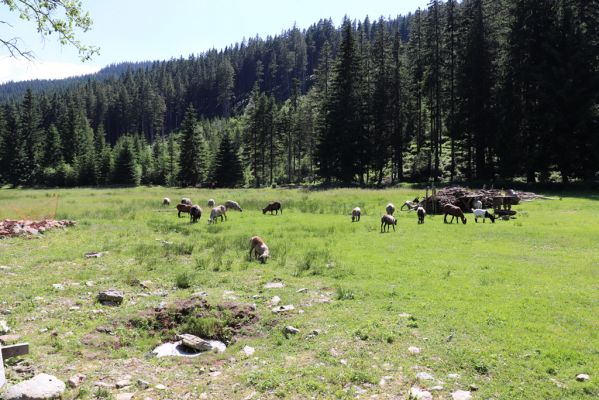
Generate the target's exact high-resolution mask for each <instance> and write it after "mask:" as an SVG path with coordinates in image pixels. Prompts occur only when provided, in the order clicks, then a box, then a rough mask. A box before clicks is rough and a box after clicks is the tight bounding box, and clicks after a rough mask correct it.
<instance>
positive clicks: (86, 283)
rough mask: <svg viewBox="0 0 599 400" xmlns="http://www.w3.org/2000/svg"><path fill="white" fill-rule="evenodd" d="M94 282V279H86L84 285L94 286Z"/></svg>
mask: <svg viewBox="0 0 599 400" xmlns="http://www.w3.org/2000/svg"><path fill="white" fill-rule="evenodd" d="M95 284H96V282H94V281H86V282H85V286H87V287H92V286H94V285H95Z"/></svg>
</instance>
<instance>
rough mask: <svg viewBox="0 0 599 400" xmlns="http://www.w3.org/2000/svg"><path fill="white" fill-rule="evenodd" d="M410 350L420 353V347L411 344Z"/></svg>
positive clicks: (413, 353)
mask: <svg viewBox="0 0 599 400" xmlns="http://www.w3.org/2000/svg"><path fill="white" fill-rule="evenodd" d="M408 352H409V353H410V354H412V355H416V354H420V347H415V346H410V347H408Z"/></svg>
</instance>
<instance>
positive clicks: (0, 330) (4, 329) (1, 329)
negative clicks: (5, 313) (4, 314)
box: [0, 320, 10, 335]
mask: <svg viewBox="0 0 599 400" xmlns="http://www.w3.org/2000/svg"><path fill="white" fill-rule="evenodd" d="M8 332H10V328H9V327H8V324H7V323H6V321H4V320H0V335H6V334H7V333H8Z"/></svg>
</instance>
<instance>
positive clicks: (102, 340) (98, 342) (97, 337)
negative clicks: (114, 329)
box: [81, 332, 121, 350]
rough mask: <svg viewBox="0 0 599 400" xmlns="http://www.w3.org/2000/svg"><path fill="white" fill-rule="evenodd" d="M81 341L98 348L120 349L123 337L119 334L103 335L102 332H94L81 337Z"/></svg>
mask: <svg viewBox="0 0 599 400" xmlns="http://www.w3.org/2000/svg"><path fill="white" fill-rule="evenodd" d="M81 343H83V344H84V345H86V346H90V347H94V348H97V349H115V350H117V349H120V348H121V339H120V338H119V337H118V336H112V335H103V334H102V333H98V332H93V333H88V334H87V335H85V336H83V337H82V338H81Z"/></svg>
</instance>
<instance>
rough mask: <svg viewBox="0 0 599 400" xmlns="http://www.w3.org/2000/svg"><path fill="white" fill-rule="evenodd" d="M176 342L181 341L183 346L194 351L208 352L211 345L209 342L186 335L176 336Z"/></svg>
mask: <svg viewBox="0 0 599 400" xmlns="http://www.w3.org/2000/svg"><path fill="white" fill-rule="evenodd" d="M177 340H181V342H182V344H183V346H185V347H187V348H190V349H192V350H195V351H210V350H212V344H210V342H209V341H207V340H204V339H202V338H199V337H197V336H194V335H190V334H188V333H184V334H182V335H177Z"/></svg>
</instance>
